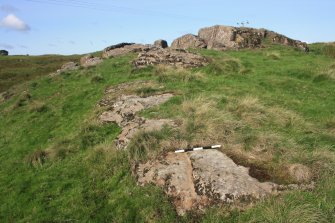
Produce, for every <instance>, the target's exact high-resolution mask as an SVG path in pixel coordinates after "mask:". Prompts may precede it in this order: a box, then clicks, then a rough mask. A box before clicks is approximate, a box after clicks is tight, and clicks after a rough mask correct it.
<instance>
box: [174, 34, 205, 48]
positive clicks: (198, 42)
mask: <svg viewBox="0 0 335 223" xmlns="http://www.w3.org/2000/svg"><path fill="white" fill-rule="evenodd" d="M206 47H207V45H206V43H205V41H204V40H203V39H201V38H200V37H198V36H195V35H192V34H186V35H184V36H181V37H179V38H177V39H175V40H174V41H173V42H172V44H171V48H173V49H188V48H206Z"/></svg>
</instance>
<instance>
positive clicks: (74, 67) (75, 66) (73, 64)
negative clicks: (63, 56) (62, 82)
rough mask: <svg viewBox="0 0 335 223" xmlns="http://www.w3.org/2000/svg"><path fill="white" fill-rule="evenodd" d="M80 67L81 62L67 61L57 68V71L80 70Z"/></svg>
mask: <svg viewBox="0 0 335 223" xmlns="http://www.w3.org/2000/svg"><path fill="white" fill-rule="evenodd" d="M79 68H80V66H79V64H78V63H76V62H67V63H65V64H63V65H62V67H61V68H60V69H58V70H57V73H62V72H67V71H72V70H78V69H79Z"/></svg>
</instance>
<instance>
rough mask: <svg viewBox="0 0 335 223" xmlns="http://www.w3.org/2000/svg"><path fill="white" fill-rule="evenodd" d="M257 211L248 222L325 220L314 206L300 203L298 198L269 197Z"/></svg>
mask: <svg viewBox="0 0 335 223" xmlns="http://www.w3.org/2000/svg"><path fill="white" fill-rule="evenodd" d="M259 208H260V210H262V211H259V212H254V215H253V216H252V217H251V219H250V221H249V222H253V223H256V222H272V223H283V222H289V223H301V222H304V223H321V222H326V220H325V219H326V218H325V216H324V215H323V213H322V212H321V211H320V210H319V209H317V208H316V207H315V206H312V205H310V204H306V203H301V202H299V200H293V201H289V200H286V201H284V200H279V199H274V198H273V199H271V200H270V201H269V202H266V203H264V204H263V205H261V206H260V207H259Z"/></svg>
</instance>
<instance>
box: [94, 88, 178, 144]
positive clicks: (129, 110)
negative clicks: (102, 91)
mask: <svg viewBox="0 0 335 223" xmlns="http://www.w3.org/2000/svg"><path fill="white" fill-rule="evenodd" d="M172 96H173V95H172V94H160V95H153V96H149V97H145V98H143V97H140V96H137V95H121V96H120V97H119V98H118V99H117V100H115V102H114V103H113V104H112V105H111V107H110V108H109V110H108V111H105V112H103V113H102V114H101V115H100V117H99V119H100V121H102V122H114V123H116V124H118V125H119V126H120V127H121V128H122V132H121V134H120V135H119V136H118V137H117V140H116V144H117V146H118V148H125V147H127V145H128V143H129V142H130V140H131V138H132V137H133V136H134V134H135V133H136V132H138V131H139V130H144V131H155V130H159V129H161V128H162V127H163V126H164V125H171V126H173V125H174V122H173V121H172V120H168V119H159V120H147V119H144V118H141V117H138V116H137V113H138V112H139V111H141V110H143V109H147V108H150V107H153V106H157V105H159V104H162V103H164V102H166V101H168V100H169V99H170V98H171V97H172Z"/></svg>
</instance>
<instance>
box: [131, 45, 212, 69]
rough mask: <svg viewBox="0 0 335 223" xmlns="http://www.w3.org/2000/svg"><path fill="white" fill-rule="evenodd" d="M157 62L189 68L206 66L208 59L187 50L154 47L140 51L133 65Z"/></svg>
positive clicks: (143, 65)
mask: <svg viewBox="0 0 335 223" xmlns="http://www.w3.org/2000/svg"><path fill="white" fill-rule="evenodd" d="M157 64H163V65H168V66H175V67H184V68H189V67H201V66H205V65H207V64H208V60H207V59H206V58H204V57H202V56H200V55H197V54H194V53H190V52H187V51H186V50H173V49H152V50H149V51H147V52H143V53H140V54H139V55H138V57H137V59H135V60H134V61H133V65H135V67H139V68H141V67H146V66H148V65H157Z"/></svg>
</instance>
